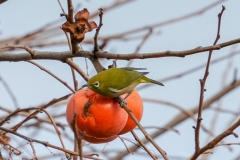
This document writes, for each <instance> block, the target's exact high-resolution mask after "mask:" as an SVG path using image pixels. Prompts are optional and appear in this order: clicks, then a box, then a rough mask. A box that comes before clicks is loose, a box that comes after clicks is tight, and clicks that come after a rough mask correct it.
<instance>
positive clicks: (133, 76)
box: [82, 67, 164, 97]
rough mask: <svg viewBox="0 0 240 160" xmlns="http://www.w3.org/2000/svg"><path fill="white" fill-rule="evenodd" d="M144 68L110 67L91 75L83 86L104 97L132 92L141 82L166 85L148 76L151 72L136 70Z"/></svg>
mask: <svg viewBox="0 0 240 160" xmlns="http://www.w3.org/2000/svg"><path fill="white" fill-rule="evenodd" d="M144 69H146V68H133V67H123V68H109V69H107V70H104V71H102V72H100V73H98V74H96V75H95V76H93V77H91V78H90V79H89V80H88V82H87V84H85V85H83V86H82V88H83V87H88V88H89V89H91V90H92V91H94V92H96V93H98V94H100V95H102V96H104V97H119V96H121V95H123V94H126V93H127V94H128V95H129V94H131V92H132V91H133V90H134V88H135V87H136V86H137V85H138V84H140V83H153V84H157V85H160V86H164V85H163V84H162V83H161V82H158V81H155V80H153V79H150V78H148V77H146V76H145V75H146V74H148V73H149V72H138V71H136V70H144Z"/></svg>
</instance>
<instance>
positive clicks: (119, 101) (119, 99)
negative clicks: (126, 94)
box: [116, 97, 127, 108]
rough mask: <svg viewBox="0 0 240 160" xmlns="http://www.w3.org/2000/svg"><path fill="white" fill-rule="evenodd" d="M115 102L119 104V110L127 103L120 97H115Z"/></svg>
mask: <svg viewBox="0 0 240 160" xmlns="http://www.w3.org/2000/svg"><path fill="white" fill-rule="evenodd" d="M116 100H117V102H118V103H119V105H120V107H121V108H123V106H124V105H127V102H126V101H125V100H124V99H123V98H121V97H116Z"/></svg>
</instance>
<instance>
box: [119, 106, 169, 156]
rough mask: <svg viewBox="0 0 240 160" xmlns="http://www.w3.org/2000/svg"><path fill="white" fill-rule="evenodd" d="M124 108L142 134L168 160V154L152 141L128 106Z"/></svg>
mask: <svg viewBox="0 0 240 160" xmlns="http://www.w3.org/2000/svg"><path fill="white" fill-rule="evenodd" d="M122 108H123V109H124V110H125V111H126V112H127V113H128V115H129V116H130V117H131V118H132V120H133V121H134V122H135V123H136V125H137V126H138V128H139V129H140V130H141V131H142V133H143V134H144V135H145V137H146V139H147V140H148V141H149V142H151V143H152V145H153V146H154V147H155V148H156V149H157V150H158V151H159V153H160V154H161V155H162V157H163V158H164V159H165V160H168V157H167V154H166V152H165V151H164V150H162V149H161V148H160V147H159V146H158V144H157V143H156V142H155V141H154V140H153V139H152V137H151V136H149V134H148V133H147V132H146V131H145V129H144V128H143V127H142V125H141V124H140V123H139V121H138V120H137V118H136V117H135V116H134V114H133V113H132V111H131V110H130V109H129V108H128V106H127V105H126V104H123V105H122Z"/></svg>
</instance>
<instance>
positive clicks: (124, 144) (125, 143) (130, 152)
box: [118, 136, 133, 154]
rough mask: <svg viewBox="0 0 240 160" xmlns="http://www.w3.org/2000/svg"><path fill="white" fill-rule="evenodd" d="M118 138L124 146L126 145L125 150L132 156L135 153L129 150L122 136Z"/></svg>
mask: <svg viewBox="0 0 240 160" xmlns="http://www.w3.org/2000/svg"><path fill="white" fill-rule="evenodd" d="M118 138H119V139H120V140H121V141H122V142H123V144H124V146H125V148H126V149H127V151H128V153H132V154H133V152H131V151H130V150H129V149H128V147H127V145H126V143H125V142H124V139H123V138H122V137H121V136H118Z"/></svg>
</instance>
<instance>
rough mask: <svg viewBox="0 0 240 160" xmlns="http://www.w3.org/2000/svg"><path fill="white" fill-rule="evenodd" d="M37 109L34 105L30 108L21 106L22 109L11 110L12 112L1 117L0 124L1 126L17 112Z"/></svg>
mask: <svg viewBox="0 0 240 160" xmlns="http://www.w3.org/2000/svg"><path fill="white" fill-rule="evenodd" d="M0 109H2V107H0ZM35 109H37V108H36V107H31V108H23V109H20V108H18V109H16V110H15V111H13V112H12V113H10V114H9V115H7V116H6V117H5V118H4V119H2V120H1V121H0V126H2V125H3V124H4V123H5V122H7V121H8V120H9V119H10V118H11V117H12V116H14V115H16V114H18V113H19V112H24V111H30V110H35Z"/></svg>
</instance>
